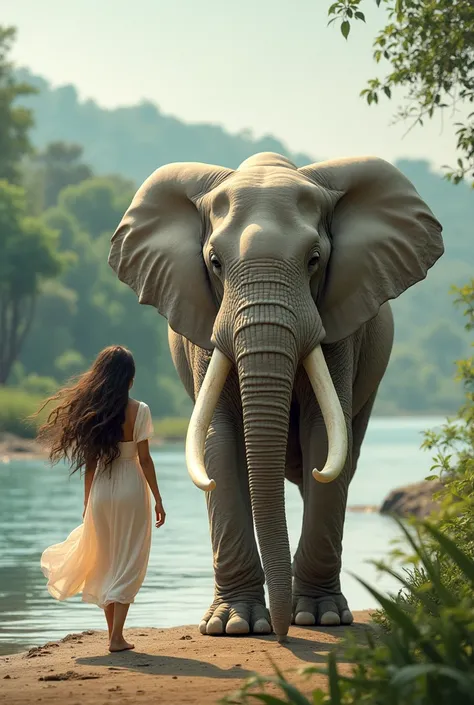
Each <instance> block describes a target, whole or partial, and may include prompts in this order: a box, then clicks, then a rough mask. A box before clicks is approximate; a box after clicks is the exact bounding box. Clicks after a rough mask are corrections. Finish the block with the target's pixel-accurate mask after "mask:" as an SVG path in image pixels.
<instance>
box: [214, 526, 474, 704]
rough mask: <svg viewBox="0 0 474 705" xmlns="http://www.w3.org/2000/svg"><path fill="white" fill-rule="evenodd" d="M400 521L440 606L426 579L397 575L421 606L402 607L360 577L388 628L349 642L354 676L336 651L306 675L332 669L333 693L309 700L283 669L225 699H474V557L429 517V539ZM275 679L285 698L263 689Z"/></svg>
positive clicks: (426, 528)
mask: <svg viewBox="0 0 474 705" xmlns="http://www.w3.org/2000/svg"><path fill="white" fill-rule="evenodd" d="M399 526H400V528H401V529H402V530H403V531H404V532H405V535H406V538H407V539H408V540H409V542H410V544H411V547H412V549H413V551H414V552H415V553H416V554H417V556H418V558H419V561H420V565H421V566H422V569H423V571H424V573H425V574H427V575H429V576H430V579H431V581H432V592H433V594H434V595H435V596H436V599H437V609H436V610H435V611H433V610H432V609H431V604H430V601H429V599H430V598H429V597H428V596H427V594H426V593H425V591H424V587H423V585H422V586H416V585H414V584H412V583H410V582H407V581H406V580H405V579H404V578H403V577H402V576H398V577H399V581H400V583H401V585H402V586H405V587H406V586H408V589H409V590H410V591H411V593H412V594H413V595H414V597H415V599H416V601H417V602H418V603H419V604H420V608H419V609H416V610H415V609H412V610H410V611H408V610H407V609H403V608H402V607H401V606H400V605H399V604H398V602H397V601H396V599H394V598H387V597H385V596H383V595H382V594H381V593H379V592H378V591H377V590H376V589H375V588H372V587H370V586H368V585H367V584H365V583H364V582H363V581H360V582H361V583H362V584H363V585H364V586H365V587H366V588H367V589H368V590H369V592H370V593H371V594H372V595H373V596H374V597H375V598H376V599H377V600H378V602H379V604H380V605H381V607H382V608H383V609H384V612H385V615H386V620H387V625H388V629H387V632H386V633H385V634H382V635H380V634H376V633H374V632H373V631H368V632H367V634H366V645H358V644H356V643H355V641H354V640H350V639H349V640H348V643H347V645H346V649H345V651H346V654H345V655H346V657H347V658H348V659H349V660H350V661H351V662H352V663H353V670H352V673H351V675H349V676H343V675H342V674H340V673H339V670H338V667H337V661H336V657H335V655H334V653H332V654H330V655H329V658H328V666H327V668H326V669H321V668H319V667H309V668H305V669H302V673H303V674H305V675H311V674H321V673H323V674H325V675H327V676H328V690H329V692H325V691H323V690H322V689H316V690H315V691H314V692H313V693H312V697H311V700H310V699H308V698H306V697H305V696H304V695H303V694H302V693H301V692H300V691H299V690H297V689H296V688H295V687H294V686H292V685H291V684H290V683H289V682H288V680H287V679H286V678H285V676H284V675H283V674H281V673H277V675H276V676H275V677H273V678H265V677H255V678H253V679H251V680H249V681H247V682H246V683H245V684H244V686H243V688H242V689H241V690H240V691H239V692H238V693H236V694H235V695H233V696H231V697H230V698H226V699H224V700H223V701H222V702H223V703H249V702H250V701H251V700H252V701H253V700H260V701H261V702H266V703H271V705H283V704H284V703H286V704H287V705H288V704H290V705H311V703H320V704H326V705H359V704H360V703H365V704H366V705H385V704H386V705H438V704H439V705H445V704H446V703H456V705H467V703H474V627H473V624H474V591H473V588H474V560H473V558H472V556H471V555H469V554H468V553H466V552H465V551H463V550H461V549H460V548H459V546H458V544H457V543H456V542H455V541H453V540H452V539H450V538H449V537H448V536H447V535H446V534H445V533H443V532H442V531H440V530H439V529H437V528H436V527H435V526H433V525H432V524H430V523H427V522H425V523H423V524H422V525H420V529H422V530H423V532H424V533H425V534H426V535H427V536H429V537H430V543H428V542H425V541H424V540H422V539H420V538H418V539H413V538H412V537H411V535H410V534H409V532H408V531H407V530H406V529H404V527H403V525H402V524H401V523H400V522H399ZM433 549H435V552H436V554H438V555H439V554H444V555H445V556H446V558H447V560H449V561H451V563H452V564H453V565H454V566H456V569H457V570H458V572H459V575H461V576H462V578H463V582H464V584H465V589H464V590H463V592H462V593H461V594H460V593H459V592H458V591H457V590H455V589H453V588H452V587H451V586H450V585H448V584H447V583H446V581H445V578H444V575H443V573H441V572H440V571H439V567H438V566H437V565H436V563H435V561H434V560H433V558H432V555H431V553H432V550H433ZM392 574H393V575H396V574H395V573H392ZM423 608H424V609H423ZM351 642H352V643H351ZM270 684H271V685H273V686H274V688H275V687H276V689H279V690H281V691H282V692H283V694H284V696H285V697H284V699H280V698H278V697H276V696H274V695H270V694H268V693H265V692H263V691H264V689H265V687H266V686H267V685H270ZM255 690H257V692H255Z"/></svg>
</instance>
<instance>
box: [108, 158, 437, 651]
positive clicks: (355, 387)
mask: <svg viewBox="0 0 474 705" xmlns="http://www.w3.org/2000/svg"><path fill="white" fill-rule="evenodd" d="M441 232H442V227H441V225H440V223H439V222H438V220H437V219H436V218H435V216H434V215H433V213H432V212H431V210H430V209H429V207H428V206H427V205H426V203H425V202H424V201H423V200H422V198H421V197H420V196H419V194H418V193H417V191H416V190H415V188H414V186H413V185H412V184H411V182H410V181H408V179H407V178H406V177H405V176H404V175H403V174H402V173H401V172H400V171H399V170H398V169H396V168H395V167H394V166H392V165H391V164H389V163H387V162H385V161H383V160H381V159H378V158H373V157H367V158H350V159H342V160H334V161H326V162H320V163H315V164H312V165H310V166H306V167H303V168H299V169H298V168H296V167H295V165H294V164H292V163H291V162H290V161H289V160H288V159H286V158H285V157H283V156H281V155H278V154H273V153H261V154H257V155H255V156H253V157H251V158H249V159H247V160H246V161H245V162H243V163H242V164H241V165H240V167H239V168H238V169H236V170H232V169H227V168H223V167H219V166H212V165H207V164H199V163H175V164H169V165H166V166H163V167H161V168H159V169H157V171H155V172H154V173H153V174H152V175H151V176H150V177H149V178H148V179H147V180H146V181H145V182H144V184H143V185H142V186H141V187H140V189H139V190H138V192H137V194H136V195H135V197H134V199H133V201H132V203H131V205H130V207H129V208H128V210H127V212H126V213H125V215H124V217H123V219H122V221H121V223H120V224H119V226H118V228H117V230H116V232H115V234H114V236H113V238H112V244H111V250H110V255H109V263H110V265H111V266H112V268H113V269H114V271H115V272H116V274H117V276H118V277H119V279H120V280H121V281H122V282H125V283H126V284H128V285H129V286H130V287H131V288H132V289H133V290H134V291H135V292H136V294H137V295H138V298H139V301H140V303H142V304H149V305H152V306H154V307H156V309H158V311H159V312H160V313H161V314H162V315H163V316H165V317H166V318H167V320H168V325H169V343H170V349H171V354H172V357H173V361H174V364H175V366H176V369H177V371H178V374H179V376H180V378H181V380H182V383H183V384H184V386H185V388H186V390H187V392H188V394H189V395H190V396H191V398H192V399H193V400H194V401H195V405H194V411H193V415H192V418H191V421H190V424H189V430H188V437H187V440H186V462H187V466H188V470H189V473H190V475H191V477H192V479H193V481H194V482H195V484H196V485H197V486H198V487H200V488H201V489H203V490H205V492H206V501H207V509H208V515H209V526H210V533H211V541H212V549H213V556H214V573H215V592H214V598H213V601H212V604H211V606H210V608H209V610H208V612H207V613H206V614H205V616H204V617H203V620H202V622H201V624H200V631H201V633H203V634H209V635H215V634H230V635H231V634H247V633H256V634H266V633H270V632H271V630H272V629H273V630H274V632H275V633H276V634H277V636H278V638H279V639H280V640H282V641H283V640H285V637H286V635H287V633H288V629H289V626H290V624H291V623H292V622H293V623H296V624H298V625H308V626H309V625H319V624H320V625H340V624H344V625H346V624H350V623H351V622H352V620H353V617H352V614H351V612H350V609H349V606H348V604H347V601H346V599H345V598H344V596H343V595H342V592H341V583H340V573H341V552H342V538H343V527H344V517H345V511H346V502H347V492H348V487H349V483H350V481H351V479H352V477H353V475H354V472H355V469H356V466H357V461H358V458H359V454H360V449H361V444H362V442H363V439H364V435H365V432H366V429H367V424H368V421H369V417H370V414H371V411H372V407H373V404H374V400H375V397H376V394H377V389H378V387H379V384H380V382H381V380H382V377H383V375H384V372H385V369H386V367H387V364H388V361H389V357H390V352H391V348H392V342H393V318H392V313H391V309H390V305H389V303H388V301H389V300H390V299H394V298H396V297H397V296H399V295H400V294H401V293H402V292H403V291H405V290H406V289H407V288H408V287H410V286H412V285H413V284H415V283H416V282H418V281H420V280H422V279H424V278H425V277H426V274H427V272H428V270H429V269H430V268H431V267H432V266H433V265H434V264H435V262H436V261H437V260H438V258H439V257H440V256H441V255H442V254H443V251H444V248H443V241H442V236H441ZM150 354H152V353H151V352H150ZM380 471H381V472H382V471H383V468H380ZM285 478H286V479H288V480H290V481H291V482H293V483H296V484H297V486H298V488H299V490H300V493H301V497H302V502H303V520H302V528H301V536H300V539H299V543H298V546H297V549H296V553H295V555H294V558H293V561H292V560H291V555H290V546H289V541H288V532H287V526H286V517H285V499H284V483H285ZM254 529H255V530H254ZM257 540H258V545H259V548H260V555H261V559H260V555H259V551H258V549H257ZM265 581H266V583H267V587H268V596H269V610H267V608H266V604H265V593H264V583H265Z"/></svg>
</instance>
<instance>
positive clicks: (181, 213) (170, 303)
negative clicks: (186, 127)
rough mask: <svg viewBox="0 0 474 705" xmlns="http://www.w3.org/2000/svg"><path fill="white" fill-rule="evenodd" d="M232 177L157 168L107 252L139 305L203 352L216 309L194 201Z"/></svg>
mask: <svg viewBox="0 0 474 705" xmlns="http://www.w3.org/2000/svg"><path fill="white" fill-rule="evenodd" d="M231 173H233V172H232V171H231V170H229V169H223V168H221V167H217V166H209V165H207V164H193V163H189V164H186V163H181V164H179V163H177V164H169V165H167V166H163V167H161V168H160V169H157V170H156V171H155V172H154V173H153V174H152V175H151V176H150V177H149V178H148V179H147V180H146V181H145V182H144V183H143V184H142V186H141V187H140V189H139V190H138V191H137V193H136V194H135V197H134V199H133V201H132V203H131V204H130V206H129V208H128V210H127V211H126V213H125V215H124V216H123V218H122V221H121V222H120V224H119V226H118V228H117V230H116V231H115V233H114V235H113V237H112V243H111V248H110V253H109V264H110V266H111V267H112V269H113V270H114V271H115V272H116V274H117V276H118V278H119V279H120V281H122V282H125V283H126V284H128V285H129V286H130V287H131V288H132V289H133V291H134V292H135V293H136V294H137V296H138V300H139V302H140V303H141V304H149V305H151V306H154V307H155V308H156V309H158V311H159V312H160V313H161V314H162V315H163V316H165V317H166V318H167V319H168V323H169V325H170V326H171V328H172V329H173V330H174V331H175V332H176V333H180V334H181V335H183V336H184V337H185V338H187V339H188V340H190V341H191V342H193V343H195V344H196V345H199V346H200V347H202V348H208V349H212V347H213V345H212V343H211V334H212V327H213V324H214V319H215V317H216V313H217V308H216V304H215V301H214V298H213V295H212V291H211V288H210V285H209V278H208V276H207V270H206V267H205V264H204V259H203V256H202V239H203V232H202V231H203V219H202V216H201V214H200V213H199V211H198V209H197V207H196V201H197V200H198V199H199V198H200V197H201V196H203V195H204V194H206V193H208V192H209V191H210V190H212V189H213V188H214V187H215V186H217V185H218V184H220V183H222V181H224V180H225V179H226V178H227V177H228V176H229V175H230V174H231Z"/></svg>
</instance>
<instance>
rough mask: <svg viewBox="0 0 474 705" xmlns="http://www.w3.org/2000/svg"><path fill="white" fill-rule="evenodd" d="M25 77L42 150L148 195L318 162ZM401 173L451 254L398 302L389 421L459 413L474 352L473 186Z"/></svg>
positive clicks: (426, 170) (387, 387) (424, 171)
mask: <svg viewBox="0 0 474 705" xmlns="http://www.w3.org/2000/svg"><path fill="white" fill-rule="evenodd" d="M19 75H20V77H21V79H22V80H25V81H27V82H29V83H31V84H33V85H35V86H36V87H37V88H38V90H39V93H38V94H37V95H35V96H32V97H31V98H28V104H29V105H30V106H31V107H32V108H33V110H34V113H35V120H36V126H35V128H34V130H33V140H34V142H35V145H36V146H37V147H38V148H44V147H45V146H46V145H47V144H48V143H50V142H53V141H54V142H57V141H64V142H70V143H77V144H79V145H81V146H82V147H83V150H84V151H83V161H84V162H85V163H87V164H88V165H90V166H91V167H92V170H93V172H94V173H96V174H99V175H107V174H117V175H120V176H122V177H124V178H126V179H129V180H132V181H133V182H134V183H135V184H136V185H138V184H139V183H140V182H141V181H142V180H143V179H144V178H145V177H146V176H148V174H149V173H150V172H152V171H153V170H154V169H156V168H157V167H158V166H160V165H162V164H164V163H167V162H170V161H181V160H183V161H204V162H210V163H218V164H222V165H225V166H229V167H236V166H238V164H239V163H240V162H242V161H243V160H244V159H246V158H247V157H248V156H250V155H251V154H254V153H255V152H259V151H265V150H270V151H276V152H280V153H282V154H285V155H287V156H289V157H290V158H292V159H293V160H294V161H295V162H296V163H297V164H299V165H301V164H305V163H308V162H311V161H314V160H315V157H314V156H313V157H312V156H310V155H304V154H293V153H291V152H290V151H289V150H288V148H287V147H286V146H285V145H284V144H283V143H282V142H281V141H279V140H278V139H276V138H274V137H272V136H268V137H264V138H262V139H254V138H253V137H252V135H251V133H250V132H248V131H244V132H242V133H240V134H235V135H232V134H230V133H228V132H226V130H225V129H224V128H222V127H220V126H218V125H212V124H188V123H185V122H183V121H181V120H178V119H176V118H174V117H171V116H168V115H166V114H164V113H163V112H162V111H161V110H160V109H159V108H158V107H157V106H155V105H153V104H152V103H150V102H143V103H141V104H139V105H135V106H129V107H122V108H117V109H114V110H106V109H103V108H101V107H100V106H99V105H97V103H95V102H94V101H91V100H86V101H81V100H79V98H78V94H77V91H76V89H75V88H74V86H71V85H68V86H63V87H59V88H52V87H51V86H50V84H49V83H48V82H47V81H45V80H44V79H43V78H41V77H38V76H34V75H32V74H31V73H30V72H29V71H27V70H22V71H20V72H19ZM323 142H324V141H323V140H322V143H323ZM322 156H323V157H324V158H326V157H330V156H331V155H322ZM397 166H398V167H399V168H400V169H401V170H402V171H403V172H404V173H405V174H406V175H407V176H408V177H409V178H410V179H411V180H412V181H413V182H414V184H415V186H416V187H417V189H418V191H419V192H420V194H421V195H422V196H423V197H424V198H425V199H426V200H427V202H428V203H429V204H430V206H431V207H432V209H433V210H434V211H435V213H436V215H437V217H438V218H439V219H440V220H441V222H442V223H443V226H444V236H445V244H446V254H445V256H444V257H443V258H442V260H440V262H439V263H438V264H437V265H436V266H435V268H434V269H433V270H432V271H431V272H430V273H429V275H428V278H427V280H426V281H425V282H423V283H421V284H419V285H417V286H416V287H414V288H413V289H411V290H409V291H408V292H407V293H406V294H405V295H403V296H402V297H401V298H400V299H399V300H397V301H396V302H394V310H395V315H396V347H395V350H394V354H393V358H392V363H391V367H390V369H389V372H388V374H387V377H386V380H385V381H384V384H383V387H382V392H381V395H380V401H379V405H378V409H379V411H382V412H385V413H390V412H393V413H400V412H407V411H408V412H412V413H421V412H439V411H447V410H450V409H451V408H454V407H455V405H456V404H457V396H458V395H457V393H456V391H453V385H452V383H451V382H450V378H451V376H452V373H453V371H454V367H453V360H454V359H455V358H458V357H461V356H463V355H465V354H466V352H467V349H468V343H469V339H468V337H467V335H466V334H465V332H464V330H463V328H462V321H463V318H462V313H461V312H460V311H456V310H454V309H453V304H452V297H450V296H449V295H448V292H449V289H450V286H451V285H452V284H463V283H464V282H465V281H466V280H467V279H469V278H470V277H471V276H472V273H473V271H474V246H473V239H472V232H471V230H472V223H473V221H474V194H473V193H472V191H471V190H470V189H469V188H468V187H466V186H463V185H460V186H457V187H454V186H452V185H451V184H449V183H447V182H446V181H444V180H443V179H442V178H441V176H440V174H439V173H437V172H435V171H434V170H433V168H432V167H431V166H430V164H429V163H428V161H426V162H425V161H412V160H408V159H404V160H401V161H399V162H398V163H397ZM117 217H119V215H118V211H117V212H115V211H114V216H113V217H110V222H109V221H108V220H107V219H106V222H107V230H108V231H109V233H110V232H111V231H112V230H113V229H114V227H115V225H116V221H114V222H112V221H113V218H117ZM104 276H105V275H104ZM106 276H107V277H109V276H111V275H109V274H107V275H106ZM147 315H148V314H147ZM147 320H148V321H149V318H148V319H147ZM119 328H120V326H119ZM160 330H163V328H162V326H161V324H160ZM160 335H161V334H160ZM27 347H28V349H29V352H28V350H27V351H26V352H25V357H26V358H27V359H28V361H29V364H28V367H31V366H32V364H33V355H32V352H33V350H34V349H35V343H34V336H33V338H32V339H31V341H30V343H29V345H28V346H27ZM161 355H162V357H161V360H162V366H164V367H165V368H166V369H167V370H168V371H167V374H171V373H170V372H169V369H170V368H169V360H166V361H164V358H163V355H164V356H165V358H166V353H164V352H163V351H162V352H161ZM86 357H87V356H86ZM172 386H173V388H174V383H173V385H172ZM173 393H175V392H173Z"/></svg>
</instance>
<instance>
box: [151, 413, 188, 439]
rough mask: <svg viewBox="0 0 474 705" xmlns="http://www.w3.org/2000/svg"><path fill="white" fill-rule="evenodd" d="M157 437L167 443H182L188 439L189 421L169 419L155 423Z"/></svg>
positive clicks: (175, 418)
mask: <svg viewBox="0 0 474 705" xmlns="http://www.w3.org/2000/svg"><path fill="white" fill-rule="evenodd" d="M153 425H154V429H155V435H156V436H157V437H158V438H163V439H165V440H167V441H182V440H184V439H185V438H186V431H187V430H188V419H187V418H182V417H179V416H177V417H167V418H163V419H159V420H157V421H155V422H154V424H153Z"/></svg>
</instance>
